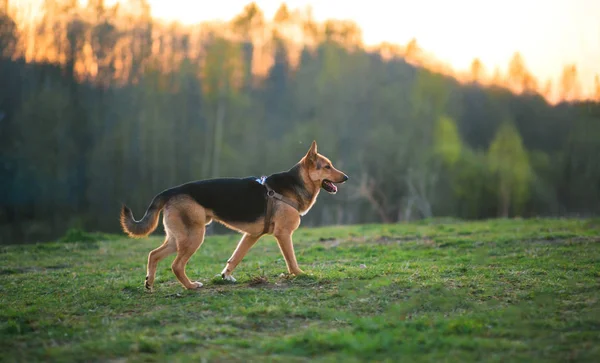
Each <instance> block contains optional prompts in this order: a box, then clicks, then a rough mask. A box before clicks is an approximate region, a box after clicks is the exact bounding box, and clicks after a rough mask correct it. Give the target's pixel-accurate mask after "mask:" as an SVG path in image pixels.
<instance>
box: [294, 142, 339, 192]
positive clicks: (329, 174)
mask: <svg viewBox="0 0 600 363" xmlns="http://www.w3.org/2000/svg"><path fill="white" fill-rule="evenodd" d="M301 163H302V165H303V167H304V168H305V169H306V170H307V174H308V177H309V178H310V180H311V181H312V182H313V183H314V184H315V185H316V186H318V187H319V188H323V189H325V191H326V192H328V193H330V194H335V193H337V186H335V184H340V183H344V182H345V181H346V180H348V176H347V175H346V174H344V173H343V172H341V171H339V170H337V169H336V168H334V167H333V164H332V163H331V160H329V159H327V158H326V157H325V156H323V155H321V154H319V153H318V152H317V143H316V142H315V141H313V142H312V145H310V149H309V150H308V152H307V153H306V155H304V157H303V158H302V160H301Z"/></svg>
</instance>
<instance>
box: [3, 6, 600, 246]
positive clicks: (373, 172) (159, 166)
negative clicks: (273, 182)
mask: <svg viewBox="0 0 600 363" xmlns="http://www.w3.org/2000/svg"><path fill="white" fill-rule="evenodd" d="M489 73H490V72H487V71H486V70H485V69H484V68H483V66H482V64H481V62H480V61H479V60H477V59H475V60H474V61H473V65H472V67H471V71H470V73H469V74H468V75H461V74H457V73H453V72H452V71H450V70H448V69H447V68H446V67H443V66H442V65H440V64H438V63H436V61H435V60H432V59H431V57H429V56H428V55H427V53H426V52H425V51H424V50H422V49H421V48H420V47H419V44H418V41H417V40H413V41H411V42H410V43H408V44H406V45H394V44H381V45H380V46H378V47H366V46H365V45H364V44H363V42H362V39H361V31H360V28H359V27H358V26H357V25H356V24H354V23H352V22H351V21H340V20H329V21H325V22H317V21H315V20H314V18H313V17H312V15H311V12H310V11H309V9H290V8H288V7H287V6H285V5H282V6H281V7H280V8H279V10H278V11H277V12H276V14H275V16H274V17H273V18H272V19H268V18H266V17H265V15H264V14H263V12H262V11H261V9H260V8H259V7H258V6H257V5H256V4H254V3H249V4H248V5H247V6H246V7H244V8H243V9H239V13H238V15H236V16H235V17H233V18H232V19H231V20H229V21H227V22H206V23H200V24H197V25H194V26H183V25H180V24H177V23H167V22H163V21H159V20H158V19H154V18H153V17H152V16H151V9H150V6H149V4H148V3H147V2H146V1H145V0H127V1H120V2H117V3H115V4H114V5H110V6H108V5H106V4H105V3H104V1H102V0H89V1H87V2H84V3H81V2H78V1H76V0H45V1H44V2H43V6H42V8H41V9H39V11H38V12H37V13H36V16H32V15H31V14H26V11H24V10H23V9H21V8H18V7H16V6H13V4H11V3H10V2H9V1H8V0H0V207H1V208H0V241H1V243H22V242H35V241H46V240H50V239H52V238H56V237H57V236H59V235H62V234H64V232H65V231H66V230H68V229H69V228H79V229H84V230H91V231H103V232H115V233H117V232H119V224H118V215H119V209H120V206H121V204H122V203H127V204H128V205H129V206H130V207H132V209H133V211H134V215H135V216H136V217H138V218H139V217H141V215H142V214H143V211H144V210H145V208H146V206H147V205H148V203H149V202H150V201H151V199H152V197H153V196H154V195H155V194H157V193H158V192H160V191H162V190H164V189H166V188H169V187H171V186H174V185H177V184H181V183H184V182H187V181H191V180H198V179H206V178H215V177H226V176H227V177H244V176H249V175H254V176H261V175H268V174H271V173H275V172H279V171H282V170H287V169H288V168H290V167H291V166H293V165H294V163H296V162H297V161H298V160H299V159H300V158H301V157H302V156H303V154H304V153H305V152H306V150H307V149H308V146H309V145H310V143H311V142H312V140H316V141H317V143H318V144H319V151H320V152H322V153H323V154H324V155H326V156H328V157H329V158H330V159H331V160H332V161H333V163H334V164H335V165H336V167H338V168H339V169H341V170H343V171H344V172H346V173H347V174H348V175H349V176H350V181H349V182H348V183H346V184H344V185H342V186H341V188H340V191H339V192H338V194H337V195H335V196H332V195H326V193H322V194H321V196H320V198H319V201H318V202H317V204H316V205H315V207H314V208H313V209H312V210H311V212H310V213H309V214H308V215H307V216H305V217H303V221H302V225H303V226H321V225H336V224H359V223H360V224H362V223H398V222H405V221H412V220H419V219H424V218H432V217H435V218H439V217H450V218H460V219H488V218H498V217H500V218H505V217H509V218H513V217H521V218H532V217H540V216H557V217H562V216H565V217H566V216H569V217H584V216H596V215H598V214H599V213H600V162H599V161H598V160H597V157H598V156H600V81H599V79H598V76H596V79H595V81H596V93H595V95H592V96H590V97H587V98H586V97H583V96H582V95H581V91H580V86H579V75H578V74H577V69H576V67H575V66H572V65H565V70H564V72H563V74H562V77H561V81H560V83H559V84H556V85H553V84H551V83H548V82H547V83H544V82H542V81H540V80H537V79H535V77H533V76H532V75H531V73H530V72H529V71H528V69H527V66H526V64H525V62H524V60H523V58H522V57H521V56H520V55H519V54H518V53H515V54H514V57H513V59H512V61H511V63H510V64H509V65H508V71H507V72H506V74H500V73H498V72H495V73H494V74H493V75H490V74H489ZM551 94H554V95H558V96H557V98H556V99H554V98H553V97H550V95H551ZM212 232H213V233H222V232H223V230H222V229H221V228H220V227H218V226H215V227H213V231H212Z"/></svg>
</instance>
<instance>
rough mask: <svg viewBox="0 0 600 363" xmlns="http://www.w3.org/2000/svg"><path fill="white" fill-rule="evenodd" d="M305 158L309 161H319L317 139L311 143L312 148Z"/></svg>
mask: <svg viewBox="0 0 600 363" xmlns="http://www.w3.org/2000/svg"><path fill="white" fill-rule="evenodd" d="M304 158H305V159H306V160H307V161H309V162H316V161H317V142H316V141H314V140H313V142H312V144H310V149H308V152H307V153H306V156H305V157H304Z"/></svg>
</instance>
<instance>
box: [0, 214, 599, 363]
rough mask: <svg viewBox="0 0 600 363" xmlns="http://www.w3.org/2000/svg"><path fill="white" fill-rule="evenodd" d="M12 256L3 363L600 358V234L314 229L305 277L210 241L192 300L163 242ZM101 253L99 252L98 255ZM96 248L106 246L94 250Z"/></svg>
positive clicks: (455, 226)
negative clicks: (228, 270)
mask: <svg viewBox="0 0 600 363" xmlns="http://www.w3.org/2000/svg"><path fill="white" fill-rule="evenodd" d="M78 233H81V236H82V237H81V238H88V237H86V234H85V233H82V232H72V233H71V234H70V237H69V239H70V240H72V241H73V243H62V242H53V243H45V244H35V245H21V246H18V245H15V246H4V247H1V248H0V266H1V267H0V292H1V296H2V298H1V300H2V309H0V350H1V351H2V354H1V355H0V357H1V358H0V359H1V360H2V361H10V362H13V361H26V362H37V361H60V362H79V361H202V360H207V361H264V360H268V361H282V362H283V361H287V362H289V361H308V360H310V361H338V362H341V361H343V362H353V361H357V362H358V361H396V360H397V359H398V357H402V359H403V360H406V361H411V362H421V361H423V362H425V361H428V362H430V361H447V362H470V361H481V360H494V361H535V362H540V361H544V362H564V361H569V360H575V361H586V362H593V361H598V360H599V359H600V349H599V348H598V344H596V343H597V341H598V328H599V327H600V310H599V308H598V304H597V301H598V298H600V295H599V292H598V289H597V281H598V278H599V277H600V267H599V265H598V263H597V261H598V259H599V258H600V243H598V235H600V222H599V220H598V219H594V220H592V219H590V220H575V219H572V220H569V219H533V220H494V221H485V222H477V223H475V222H461V221H456V220H454V221H452V220H449V219H444V220H435V219H434V220H427V221H422V222H420V223H416V224H388V225H376V224H370V225H361V226H351V227H331V228H319V229H306V228H301V229H300V230H298V231H297V233H296V234H295V241H294V242H295V246H296V254H297V256H298V260H299V263H300V265H301V266H302V268H303V269H304V270H305V271H306V272H307V273H308V274H307V275H305V276H300V277H296V278H295V277H289V276H283V277H282V276H280V274H281V273H282V272H284V271H285V263H284V262H283V260H282V257H281V253H280V252H279V249H278V247H277V244H276V242H275V241H274V239H273V238H272V237H266V238H264V240H261V241H260V242H259V243H258V244H257V245H256V246H254V247H253V249H252V250H250V252H249V254H248V255H247V256H246V258H245V259H244V261H243V262H242V263H241V264H240V265H239V267H238V269H237V270H236V273H235V275H236V277H237V278H238V283H236V284H231V283H223V282H222V280H221V279H220V278H214V276H215V275H216V274H217V273H218V272H219V271H221V269H222V268H223V265H224V264H225V262H226V261H227V259H228V258H229V256H230V254H231V251H232V250H233V249H234V248H235V246H236V243H237V240H238V238H239V236H208V237H207V238H206V241H205V242H204V244H203V245H202V247H201V248H200V249H199V251H198V252H197V253H196V254H195V255H194V257H193V258H192V259H191V261H190V262H189V264H188V268H187V274H188V275H189V276H190V277H191V278H193V279H199V280H200V281H202V282H203V283H204V284H205V285H204V287H203V288H202V289H200V290H199V291H187V290H184V289H183V288H182V287H181V285H179V284H178V283H177V282H176V280H175V277H174V276H173V273H172V271H171V269H170V263H171V261H172V258H167V259H166V260H165V261H163V262H161V263H160V264H159V266H158V271H157V281H156V286H155V290H154V291H153V292H147V291H145V289H144V287H143V283H144V276H145V274H146V271H145V268H146V266H145V264H146V258H147V254H148V252H149V251H150V250H151V249H153V248H155V247H156V246H158V245H160V243H161V242H162V238H159V237H156V238H145V239H141V240H136V241H132V240H130V239H125V238H121V239H119V240H104V239H100V240H97V241H96V242H95V243H93V244H90V243H87V242H84V243H82V242H81V241H76V239H77V237H76V235H77V234H78ZM90 245H92V246H90ZM92 247H93V249H91V248H92Z"/></svg>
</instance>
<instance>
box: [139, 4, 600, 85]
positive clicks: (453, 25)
mask: <svg viewBox="0 0 600 363" xmlns="http://www.w3.org/2000/svg"><path fill="white" fill-rule="evenodd" d="M249 2H250V0H246V1H244V0H222V1H218V0H208V1H207V0H150V3H151V5H152V14H153V16H155V17H159V18H163V19H165V20H178V21H180V22H182V23H184V24H193V23H197V22H199V21H203V20H215V19H220V20H229V19H231V18H232V17H233V16H234V15H235V14H238V13H239V12H240V11H241V10H242V9H243V7H244V6H245V5H246V4H248V3H249ZM255 2H256V4H257V5H258V6H259V7H260V8H261V9H262V10H263V12H264V13H265V15H266V16H267V17H268V18H272V16H273V14H274V13H275V11H276V10H277V8H278V7H279V6H280V4H281V3H282V1H281V0H279V1H278V0H257V1H255ZM285 2H286V4H287V5H288V8H302V7H305V6H306V5H310V6H311V7H312V10H313V15H314V17H315V18H316V20H319V21H322V20H325V19H330V18H335V19H350V20H354V21H355V22H356V23H357V24H358V25H359V26H360V28H361V29H362V32H363V39H364V42H365V44H367V45H375V44H378V43H381V42H383V41H387V42H391V43H397V44H401V45H405V44H406V43H408V42H409V41H410V40H411V39H412V38H416V39H417V43H418V44H419V45H420V46H421V48H422V49H424V50H425V51H426V52H428V53H432V54H433V55H434V56H435V57H436V58H437V59H438V60H440V61H442V62H444V63H447V64H449V65H450V66H451V67H452V68H454V70H456V71H461V70H468V69H469V67H470V65H471V62H472V61H473V59H474V58H476V57H478V58H479V59H480V60H481V61H482V62H483V64H484V66H485V69H486V70H487V72H488V73H489V74H492V73H493V71H494V69H495V68H496V67H498V68H500V70H501V71H503V72H505V70H506V68H507V66H508V63H509V61H510V59H511V57H512V56H513V54H514V53H515V52H517V51H518V52H520V53H521V55H522V56H523V58H524V60H525V64H526V66H527V68H528V69H529V70H530V71H531V72H532V73H533V74H534V75H535V76H536V77H537V78H538V79H539V80H540V81H542V82H541V83H542V84H543V83H544V82H545V80H547V79H552V80H553V82H554V84H556V83H558V79H559V77H560V74H561V73H562V70H563V67H564V66H565V65H566V64H576V65H577V68H578V72H579V78H580V81H581V83H582V86H583V90H584V92H585V91H588V92H591V90H592V89H593V84H594V75H595V74H600V0H502V1H498V0H410V1H405V0H396V1H393V0H387V1H386V0H369V1H350V0H346V1H343V0H320V1H315V0H312V1H311V0H288V1H285Z"/></svg>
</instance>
